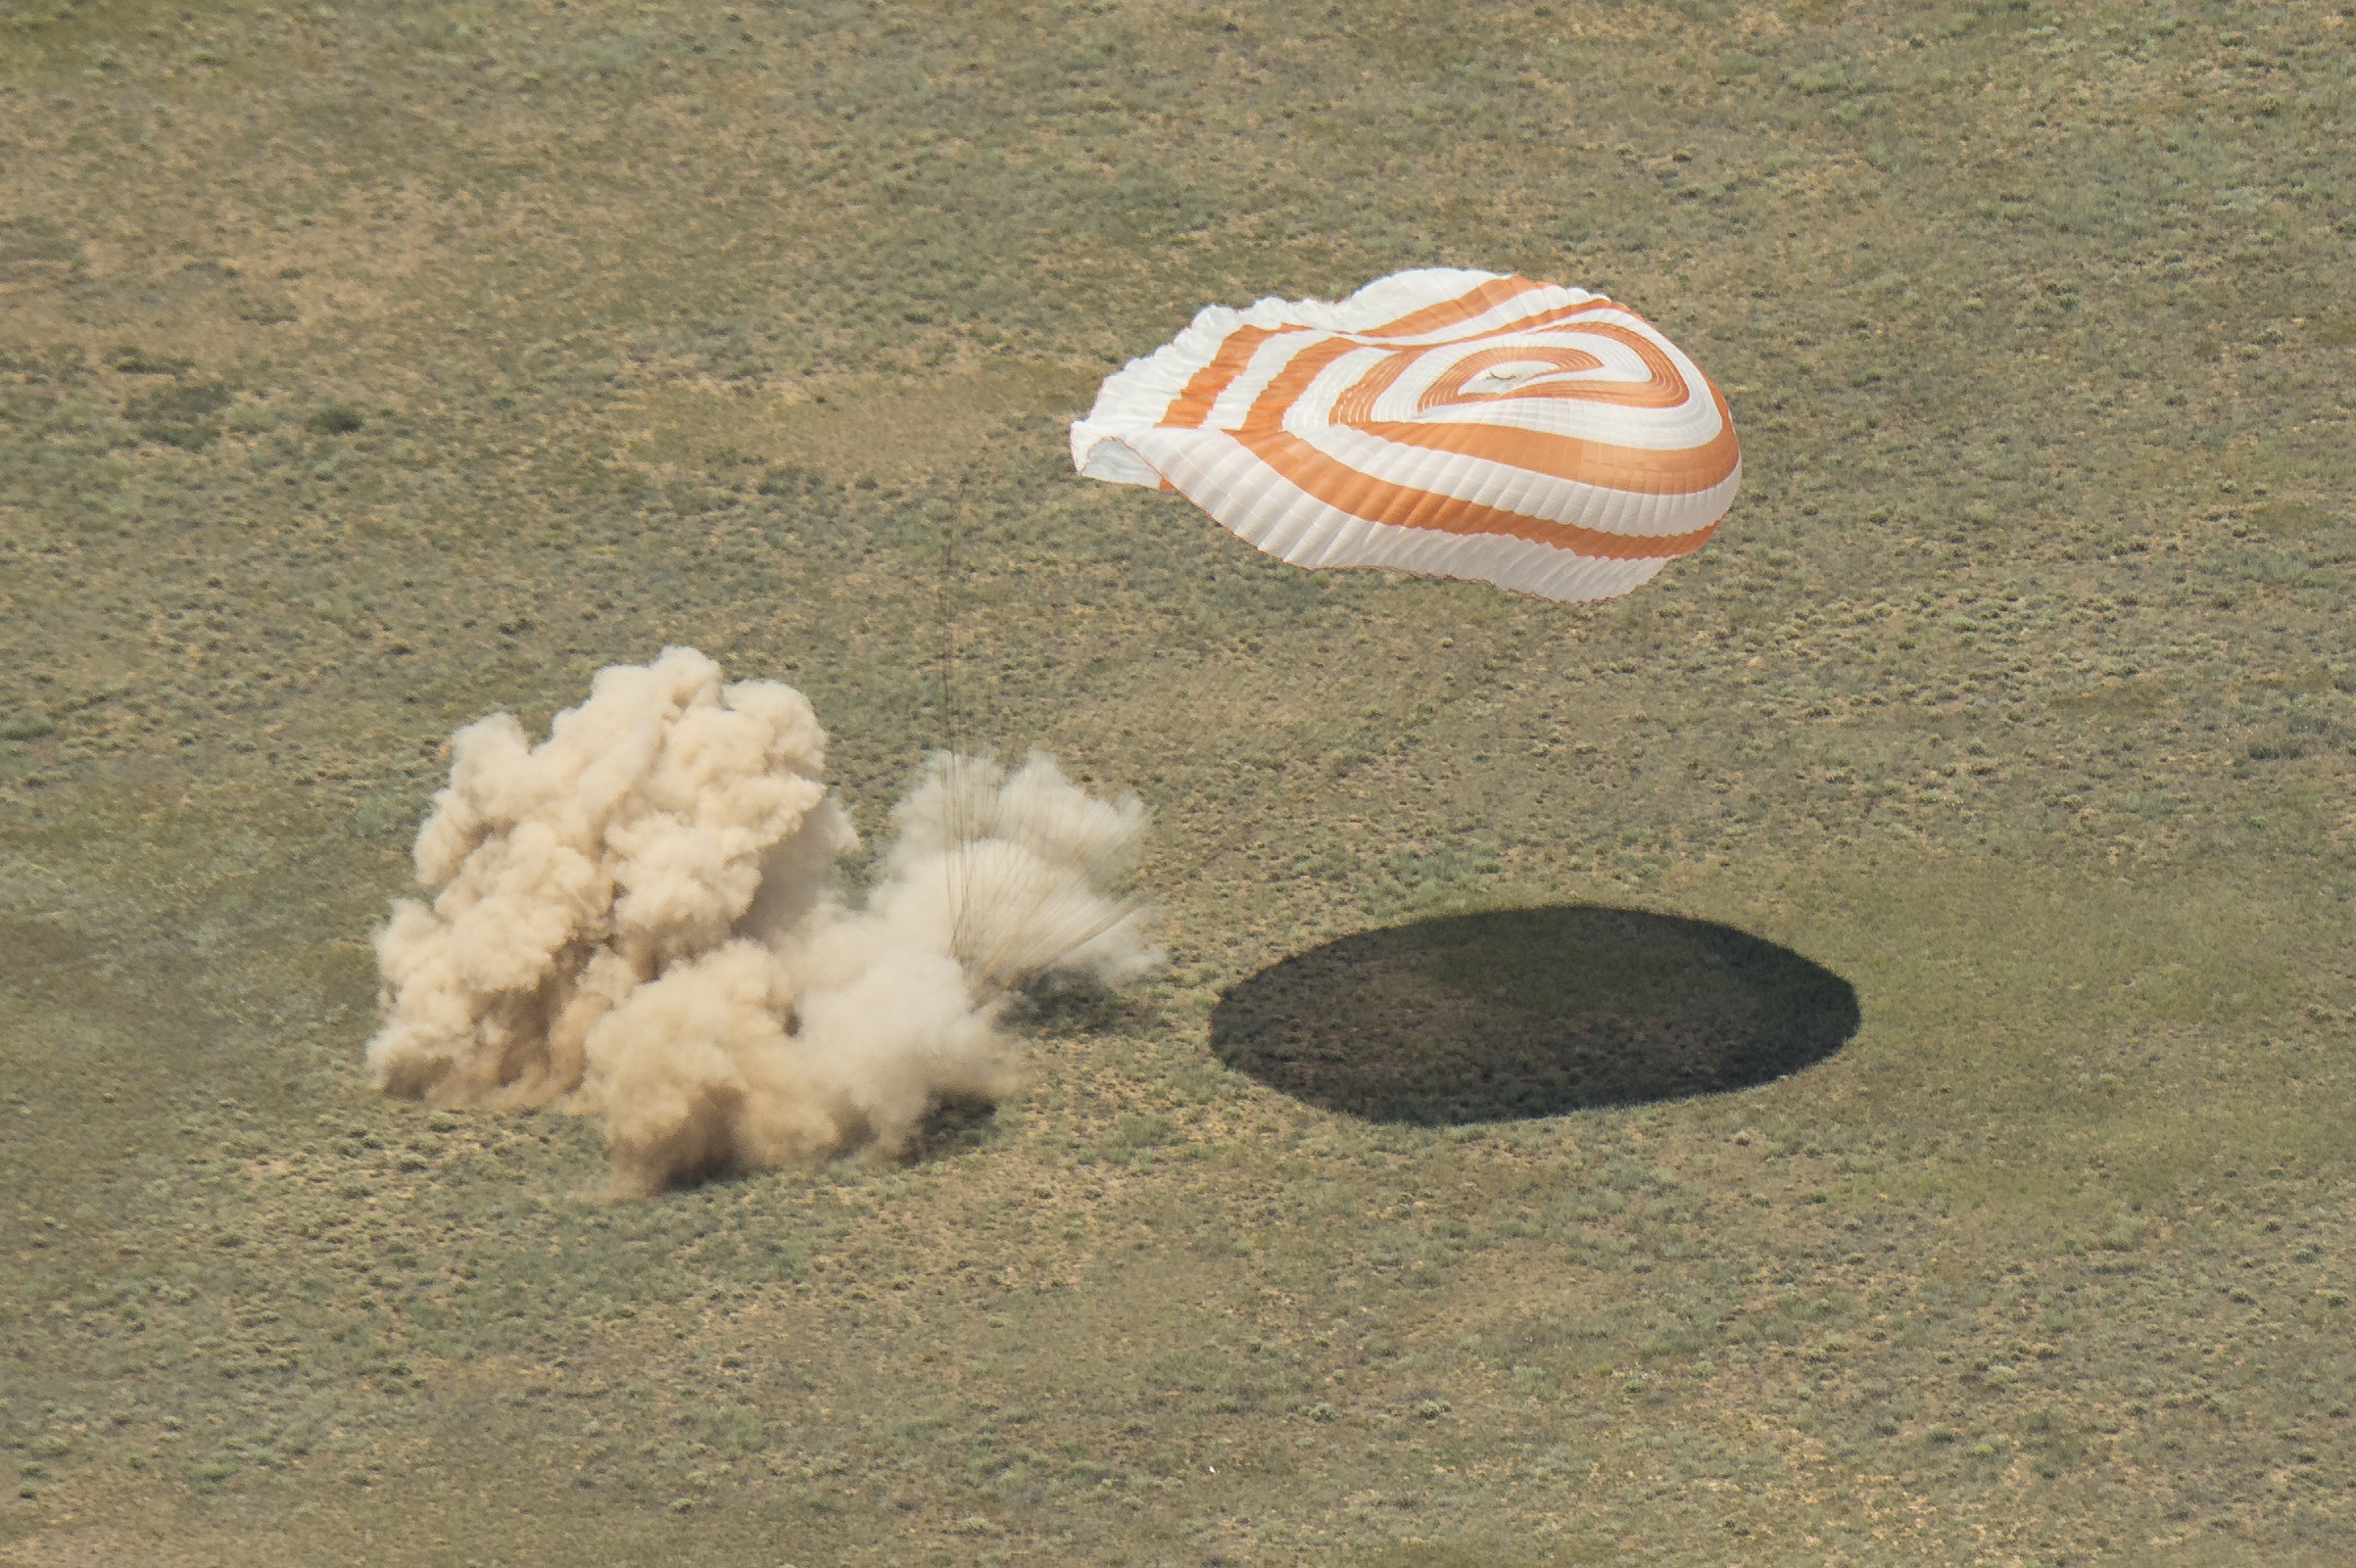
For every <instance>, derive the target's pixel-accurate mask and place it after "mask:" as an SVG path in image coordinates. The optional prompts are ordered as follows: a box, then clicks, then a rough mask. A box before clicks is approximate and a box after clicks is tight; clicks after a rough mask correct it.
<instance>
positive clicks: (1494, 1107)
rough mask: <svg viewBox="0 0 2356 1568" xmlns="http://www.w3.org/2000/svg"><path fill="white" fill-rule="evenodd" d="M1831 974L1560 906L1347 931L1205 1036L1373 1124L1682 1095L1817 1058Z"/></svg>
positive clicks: (1257, 990)
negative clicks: (1347, 934)
mask: <svg viewBox="0 0 2356 1568" xmlns="http://www.w3.org/2000/svg"><path fill="white" fill-rule="evenodd" d="M1858 1020H1859V1015H1858V1011H1857V994H1856V990H1855V988H1854V987H1853V986H1851V984H1850V983H1849V982H1848V981H1847V980H1845V979H1843V978H1841V977H1840V976H1839V975H1838V974H1833V973H1832V972H1831V971H1830V970H1827V969H1825V968H1823V967H1822V966H1820V965H1818V964H1815V963H1812V962H1810V961H1809V960H1807V959H1805V958H1803V957H1801V956H1800V955H1799V954H1798V953H1795V952H1793V951H1792V950H1791V949H1789V948H1786V947H1779V946H1777V945H1776V944H1775V943H1773V942H1769V941H1764V940H1762V939H1760V938H1759V937H1756V936H1753V935H1751V934H1749V933H1748V932H1745V931H1740V930H1737V929H1735V928H1734V927H1730V926H1719V925H1715V924H1713V923H1711V922H1708V921H1699V920H1688V919H1684V918H1682V917H1680V916H1675V915H1658V914H1653V913H1650V912H1647V911H1644V910H1633V909H1613V908H1609V907H1606V906H1601V905H1592V904H1572V905H1558V906H1549V907H1542V908H1537V909H1507V910H1489V911H1483V912H1480V913H1476V914H1466V915H1450V916H1443V917H1439V918H1435V919H1431V920H1422V921H1417V922H1414V923H1412V924H1410V925H1406V926H1395V927H1388V928H1386V929H1382V930H1372V931H1362V932H1360V933H1358V934H1356V935H1354V936H1345V937H1342V938H1341V939H1340V940H1338V941H1332V942H1327V943H1325V944H1324V945H1323V946H1322V947H1316V948H1312V949H1310V950H1309V951H1308V952H1305V953H1299V954H1296V955H1294V956H1293V957H1291V958H1288V959H1285V960H1284V961H1283V962H1282V963H1279V964H1275V965H1273V966H1271V967H1270V968H1268V969H1265V970H1262V971H1261V972H1260V973H1259V974H1254V975H1252V976H1251V977H1250V978H1248V979H1246V980H1244V981H1242V982H1241V983H1239V984H1237V985H1236V986H1234V987H1233V988H1232V989H1230V990H1229V991H1228V992H1227V993H1226V995H1225V996H1224V997H1222V998H1221V999H1220V1001H1219V1004H1218V1006H1217V1007H1216V1008H1214V1009H1213V1011H1212V1015H1211V1043H1212V1049H1213V1050H1214V1051H1215V1052H1216V1053H1217V1054H1218V1056H1219V1058H1220V1060H1221V1061H1223V1062H1224V1063H1226V1065H1227V1066H1228V1067H1230V1068H1232V1069H1235V1070H1236V1071H1239V1072H1244V1073H1248V1074H1249V1075H1251V1076H1252V1077H1254V1078H1257V1079H1259V1080H1260V1081H1261V1082H1263V1083H1265V1084H1267V1085H1268V1086H1269V1087H1271V1088H1273V1089H1276V1090H1279V1091H1281V1092H1283V1093H1285V1094H1288V1095H1291V1096H1293V1097H1294V1098H1295V1099H1298V1100H1302V1101H1305V1102H1307V1103H1309V1104H1311V1105H1316V1106H1320V1107H1322V1108H1323V1109H1325V1110H1329V1111H1338V1112H1342V1113H1345V1114H1347V1115H1351V1116H1356V1117H1364V1118H1366V1119H1368V1120H1370V1121H1389V1122H1408V1123H1412V1124H1416V1125H1422V1126H1455V1125H1463V1124H1466V1123H1472V1122H1485V1121H1512V1120H1519V1119H1523V1118H1527V1117H1549V1116H1560V1115H1563V1113H1565V1112H1570V1111H1577V1110H1582V1109H1585V1108H1588V1107H1594V1106H1614V1105H1637V1104H1644V1103H1648V1102H1651V1101H1658V1100H1675V1099H1684V1098H1686V1097H1688V1096H1692V1095H1698V1094H1713V1093H1719V1092H1723V1091H1725V1090H1729V1089H1741V1088H1747V1087H1750V1086H1751V1085H1753V1084H1758V1083H1765V1082H1768V1081H1770V1080H1772V1079H1775V1078H1779V1077H1782V1076H1784V1075H1786V1074H1788V1073H1792V1072H1796V1071H1798V1070H1800V1069H1802V1068H1805V1067H1809V1066H1812V1065H1814V1064H1815V1063H1817V1062H1821V1061H1823V1060H1824V1059H1825V1058H1826V1057H1828V1056H1831V1055H1832V1054H1833V1053H1834V1052H1836V1051H1838V1050H1839V1049H1841V1047H1842V1046H1843V1045H1845V1044H1846V1043H1848V1041H1849V1039H1850V1038H1851V1036H1852V1035H1854V1034H1855V1033H1856V1030H1857V1024H1858Z"/></svg>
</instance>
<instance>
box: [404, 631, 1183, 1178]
mask: <svg viewBox="0 0 2356 1568" xmlns="http://www.w3.org/2000/svg"><path fill="white" fill-rule="evenodd" d="M825 762H826V734H825V732H824V731H823V730H821V729H820V728H819V724H818V719H817V715H816V714H815V713H814V712H813V711H812V710H811V707H810V704H809V702H808V700H807V699H806V698H804V697H803V696H802V694H801V693H800V692H798V691H796V690H794V689H792V688H791V687H787V686H783V685H780V684H778V683H776V682H771V681H739V682H736V683H733V684H724V683H723V682H722V680H721V677H720V669H719V666H718V665H716V664H715V663H713V662H712V660H710V659H708V658H706V657H705V656H704V655H702V654H700V653H698V652H697V651H696V650H694V649H693V648H683V647H674V648H667V649H665V650H664V651H663V653H662V655H661V656H660V657H659V658H657V659H655V660H654V661H653V662H652V663H651V664H648V665H616V666H613V667H610V668H607V669H603V670H601V671H599V672H598V673H597V675H596V677H595V678H594V679H593V681H592V683H591V687H590V696H589V700H588V701H586V702H584V703H583V704H581V705H580V706H579V707H576V708H571V709H567V710H566V711H565V712H563V713H560V714H558V715H557V716H556V718H555V721H554V723H553V725H552V726H551V729H550V734H549V736H548V738H547V739H546V740H543V741H541V742H540V743H539V744H537V745H534V744H533V743H532V741H531V739H530V737H529V736H527V735H526V734H525V733H524V730H523V727H522V726H521V725H520V724H519V723H517V722H516V720H515V719H514V718H512V717H511V716H509V715H507V714H505V713H499V714H494V715H492V716H491V717H489V718H487V719H483V720H481V721H479V722H477V723H475V724H471V725H468V726H466V727H465V728H464V729H462V730H460V731H458V732H457V735H456V736H454V737H453V739H452V764H451V773H450V784H449V786H448V787H447V788H445V789H443V790H441V791H440V792H439V793H438V794H437V795H436V796H435V797H434V808H433V812H432V814H431V815H430V816H429V817H428V818H427V820H426V822H425V825H424V827H423V828H422V829H421V830H420V832H418V835H417V846H416V862H417V879H418V881H419V882H420V883H422V884H423V885H425V886H426V887H428V888H434V889H438V891H437V892H436V893H435V894H434V896H433V899H432V902H431V903H430V904H427V903H424V902H419V901H417V900H414V899H400V900H396V901H395V903H394V905H393V914H392V918H391V919H390V920H389V921H388V922H387V923H386V924H385V925H384V926H383V927H380V928H379V929H378V930H377V932H376V956H377V964H378V969H379V971H380V973H381V975H382V983H383V988H382V992H381V995H380V1008H381V1012H382V1024H381V1027H380V1028H379V1030H378V1032H377V1033H376V1035H375V1036H374V1038H372V1039H371V1040H370V1041H369V1042H368V1047H367V1064H368V1068H369V1070H370V1072H371V1074H372V1075H373V1078H374V1081H375V1084H376V1086H377V1087H378V1088H379V1089H381V1090H383V1091H384V1092H386V1093H388V1094H393V1095H399V1096H403V1097H406V1098H409V1099H421V1100H426V1101H429V1102H431V1103H433V1104H435V1105H441V1106H452V1107H466V1106H477V1107H493V1108H521V1107H530V1106H553V1107H556V1108H559V1109H562V1110H565V1111H571V1112H576V1113H581V1114H586V1115H601V1116H602V1117H604V1119H605V1126H606V1131H607V1138H608V1149H609V1153H610V1157H611V1160H612V1166H613V1183H614V1190H615V1192H616V1193H617V1194H618V1195H622V1196H644V1195H647V1194H650V1193H654V1192H658V1191H661V1190H662V1189H664V1188H666V1187H671V1186H676V1185H680V1184H683V1183H688V1182H693V1181H697V1180H700V1179H702V1178H705V1177H708V1176H713V1175H719V1174H724V1173H727V1172H732V1171H740V1170H747V1169H759V1168H767V1167H773V1166H776V1165H780V1164H787V1163H789V1162H793V1161H801V1160H815V1159H824V1158H827V1157H831V1156H836V1155H841V1154H846V1153H850V1152H852V1151H854V1150H859V1149H866V1148H873V1149H877V1150H880V1151H882V1152H885V1153H887V1154H889V1153H895V1152H897V1151H899V1150H901V1149H904V1148H905V1147H906V1145H907V1143H908V1141H909V1139H910V1137H911V1136H912V1135H913V1134H914V1133H915V1131H916V1129H917V1127H918V1125H919V1124H920V1123H921V1122H922V1120H923V1119H924V1117H925V1116H926V1115H927V1114H928V1113H929V1112H930V1111H931V1110H932V1109H933V1108H935V1107H936V1106H938V1105H939V1104H940V1103H942V1102H943V1101H944V1100H948V1099H953V1098H978V1099H995V1098H998V1097H1000V1096H1002V1095H1004V1094H1006V1093H1007V1092H1009V1091H1010V1090H1011V1088H1012V1087H1013V1085H1014V1069H1013V1064H1012V1054H1011V1050H1010V1041H1009V1040H1008V1038H1007V1036H1006V1034H1005V1032H1004V1030H1003V1028H1002V1027H1001V1023H1000V1013H1001V1011H1002V1008H1003V1005H1004V1003H1005V1000H1006V998H1007V996H1008V995H1009V994H1010V992H1011V991H1012V990H1013V989H1014V988H1015V987H1017V986H1020V985H1024V984H1027V983H1031V982H1034V981H1045V982H1047V983H1055V982H1058V981H1070V980H1079V979H1082V978H1085V979H1091V980H1094V981H1097V982H1099V983H1103V984H1107V985H1118V984H1121V983H1123V982H1125V981H1128V980H1130V979H1134V978H1136V977H1138V976H1140V975H1142V974H1147V973H1150V972H1151V971H1152V970H1153V969H1154V968H1155V967H1156V966H1157V965H1158V964H1159V963H1160V961H1161V954H1160V953H1159V952H1158V951H1157V950H1156V949H1155V948H1153V947H1152V946H1151V945H1150V944H1149V942H1148V940H1147V937H1146V933H1145V930H1144V925H1145V913H1146V912H1145V911H1144V910H1142V909H1141V908H1140V907H1139V906H1138V905H1137V904H1136V903H1135V902H1134V901H1133V900H1129V899H1123V898H1120V897H1117V896H1115V894H1114V893H1113V891H1112V889H1113V888H1114V887H1116V886H1117V885H1119V884H1121V883H1122V882H1123V881H1124V880H1125V879H1127V878H1129V877H1130V876H1132V875H1133V874H1134V872H1135V869H1136V862H1137V852H1138V847H1139V842H1140V838H1141V835H1142V834H1143V832H1144V829H1145V810H1144V807H1143V806H1142V805H1141V804H1140V803H1139V802H1137V801H1136V800H1135V799H1134V798H1132V797H1124V798H1122V799H1119V800H1106V799H1103V798H1100V797H1097V796H1094V795H1091V794H1090V793H1088V792H1087V791H1086V790H1084V789H1082V787H1080V786H1079V785H1077V784H1073V783H1072V782H1071V781H1070V780H1068V779H1067V778H1066V777H1065V776H1064V775H1063V773H1062V772H1061V771H1059V770H1058V768H1057V767H1056V765H1055V762H1054V761H1053V759H1051V758H1049V757H1047V756H1045V755H1043V754H1041V753H1037V752H1034V753H1033V754H1032V755H1031V757H1030V759H1029V760H1028V761H1027V762H1026V763H1025V764H1024V765H1023V766H1022V767H1021V768H1020V769H1017V770H1015V771H1013V772H1011V773H1009V772H1008V771H1007V770H1006V769H1005V768H1004V767H1002V766H1001V765H999V764H997V763H996V762H994V761H992V760H990V759H989V758H987V757H968V756H955V755H950V754H947V753H936V754H935V755H934V756H933V757H932V758H930V759H929V760H928V763H927V765H926V768H925V771H924V773H923V775H922V777H921V778H920V779H919V781H918V783H917V785H916V787H915V788H914V789H913V790H912V791H911V792H910V793H909V794H908V796H907V797H906V798H905V799H903V800H902V801H901V802H900V803H899V805H898V806H897V807H896V808H894V810H893V813H892V821H893V829H894V836H893V838H892V840H891V842H890V844H889V845H888V846H887V847H886V849H885V851H884V853H883V854H882V855H881V856H880V857H879V858H878V861H877V868H878V869H877V873H876V876H875V878H874V879H873V881H872V882H871V884H870V885H869V886H868V887H867V888H866V889H865V890H864V893H863V895H854V894H852V893H850V892H849V891H848V890H846V888H845V887H844V885H843V878H842V876H841V861H842V859H843V857H844V856H846V855H847V854H849V853H850V852H851V851H853V850H855V849H856V848H858V845H859V839H858V835H857V833H856V832H853V830H852V828H851V824H850V821H849V819H848V817H847V816H845V814H844V813H843V811H842V809H841V806H840V805H839V804H838V803H837V802H836V800H835V798H834V796H833V795H832V794H831V793H830V792H829V790H828V787H827V785H826V783H825V781H824V771H825Z"/></svg>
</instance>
